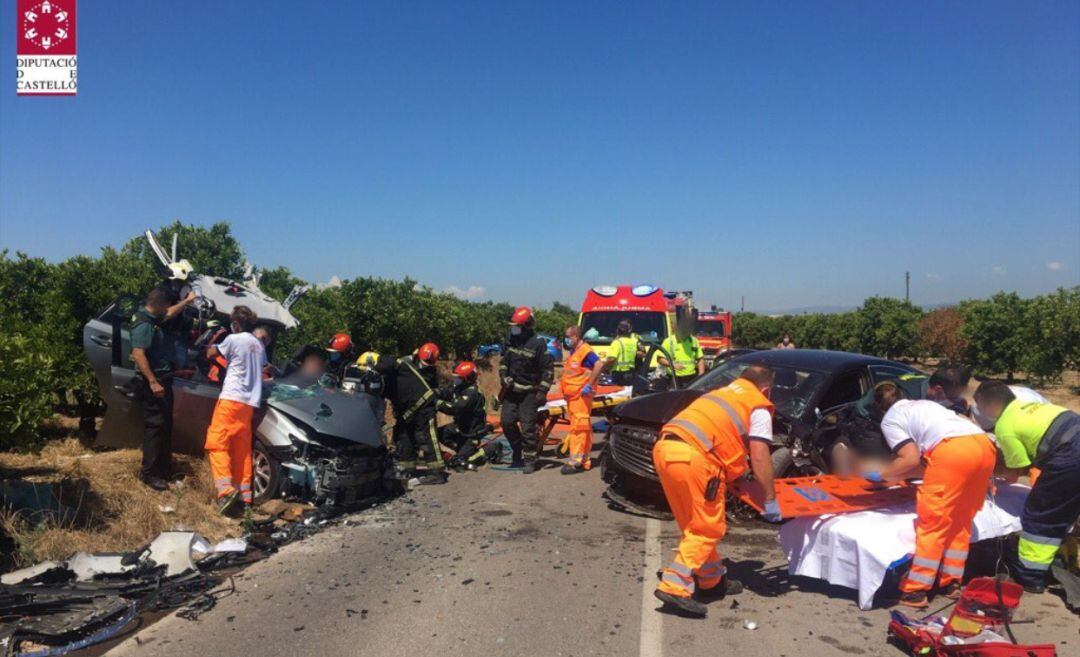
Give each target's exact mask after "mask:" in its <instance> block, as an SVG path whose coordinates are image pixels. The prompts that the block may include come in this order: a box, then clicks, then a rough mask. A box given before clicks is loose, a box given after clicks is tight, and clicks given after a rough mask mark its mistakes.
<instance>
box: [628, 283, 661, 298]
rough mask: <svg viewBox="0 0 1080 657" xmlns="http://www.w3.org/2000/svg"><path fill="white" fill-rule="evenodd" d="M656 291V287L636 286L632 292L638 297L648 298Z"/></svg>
mask: <svg viewBox="0 0 1080 657" xmlns="http://www.w3.org/2000/svg"><path fill="white" fill-rule="evenodd" d="M656 289H657V288H656V286H655V285H635V286H634V289H633V290H631V292H633V293H634V296H636V297H647V296H649V295H650V294H652V293H653V292H656Z"/></svg>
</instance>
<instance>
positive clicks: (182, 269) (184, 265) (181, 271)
mask: <svg viewBox="0 0 1080 657" xmlns="http://www.w3.org/2000/svg"><path fill="white" fill-rule="evenodd" d="M194 271H195V268H194V267H192V266H191V263H190V262H188V261H187V260H177V261H176V262H170V263H169V278H171V279H172V280H174V281H186V280H188V279H189V278H191V274H192V273H193V272H194Z"/></svg>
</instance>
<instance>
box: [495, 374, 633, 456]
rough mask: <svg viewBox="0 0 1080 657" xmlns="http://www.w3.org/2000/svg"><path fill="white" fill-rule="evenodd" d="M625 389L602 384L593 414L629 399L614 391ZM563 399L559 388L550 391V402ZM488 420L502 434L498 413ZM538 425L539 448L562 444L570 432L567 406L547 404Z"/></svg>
mask: <svg viewBox="0 0 1080 657" xmlns="http://www.w3.org/2000/svg"><path fill="white" fill-rule="evenodd" d="M622 390H623V388H622V387H620V386H600V387H599V390H598V391H597V395H596V397H594V398H593V402H592V414H593V415H594V416H598V415H599V416H602V415H604V414H605V411H606V409H609V408H611V407H612V406H615V405H617V404H621V403H622V402H624V401H626V400H627V399H629V397H627V396H625V395H622V396H619V395H616V394H614V393H618V392H621V391H622ZM560 399H562V394H561V393H559V392H558V391H557V390H553V391H552V392H550V393H548V403H550V402H553V401H558V400H560ZM487 419H488V422H490V423H491V424H492V426H494V427H495V435H496V436H498V435H500V434H502V426H501V422H500V417H499V416H498V415H489V416H488V418H487ZM536 426H537V431H536V433H537V442H538V443H539V444H538V445H537V450H538V451H539V452H541V453H542V452H543V451H544V447H547V446H552V445H562V442H563V439H564V438H566V436H567V434H569V433H570V421H569V420H568V419H567V418H566V406H547V407H545V408H541V409H540V410H539V411H537V413H536Z"/></svg>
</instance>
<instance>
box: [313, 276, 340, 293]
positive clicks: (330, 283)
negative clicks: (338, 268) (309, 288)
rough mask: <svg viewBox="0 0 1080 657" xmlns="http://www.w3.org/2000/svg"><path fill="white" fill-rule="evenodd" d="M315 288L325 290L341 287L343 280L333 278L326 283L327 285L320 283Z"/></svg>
mask: <svg viewBox="0 0 1080 657" xmlns="http://www.w3.org/2000/svg"><path fill="white" fill-rule="evenodd" d="M315 287H317V288H319V289H320V290H325V289H327V288H331V287H341V279H340V278H338V277H337V276H331V277H330V280H328V281H326V282H325V283H319V284H318V285H316V286H315Z"/></svg>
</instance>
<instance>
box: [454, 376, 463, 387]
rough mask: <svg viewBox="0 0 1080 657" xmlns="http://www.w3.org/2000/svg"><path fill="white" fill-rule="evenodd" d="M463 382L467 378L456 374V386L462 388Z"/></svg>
mask: <svg viewBox="0 0 1080 657" xmlns="http://www.w3.org/2000/svg"><path fill="white" fill-rule="evenodd" d="M463 383H465V380H464V379H462V378H461V377H460V376H455V377H454V387H456V388H460V387H461V384H463Z"/></svg>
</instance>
